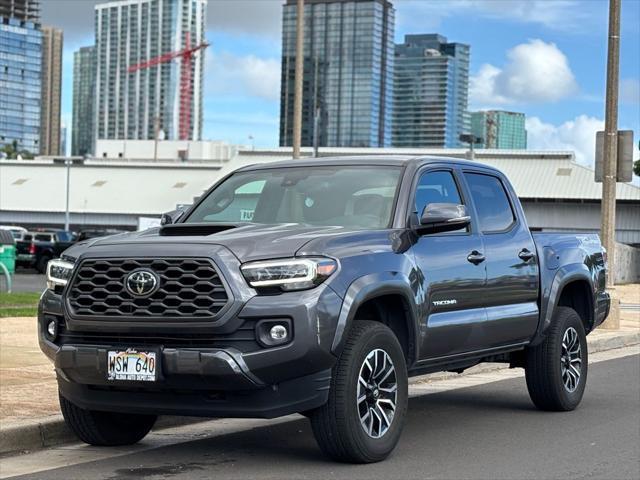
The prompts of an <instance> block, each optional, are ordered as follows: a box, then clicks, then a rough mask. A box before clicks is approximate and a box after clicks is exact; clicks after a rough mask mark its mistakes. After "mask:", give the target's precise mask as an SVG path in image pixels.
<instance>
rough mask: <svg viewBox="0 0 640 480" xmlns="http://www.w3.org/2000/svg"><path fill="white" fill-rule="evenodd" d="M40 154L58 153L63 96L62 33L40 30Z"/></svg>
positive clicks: (46, 29) (57, 30)
mask: <svg viewBox="0 0 640 480" xmlns="http://www.w3.org/2000/svg"><path fill="white" fill-rule="evenodd" d="M41 88H42V90H41V104H40V155H59V154H60V98H61V96H62V30H60V29H57V28H53V27H45V26H43V27H42V87H41Z"/></svg>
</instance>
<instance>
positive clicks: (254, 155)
mask: <svg viewBox="0 0 640 480" xmlns="http://www.w3.org/2000/svg"><path fill="white" fill-rule="evenodd" d="M290 152H291V150H290V149H288V148H275V149H265V150H240V151H239V152H237V153H236V154H235V155H233V156H232V158H230V159H229V160H217V161H200V162H193V161H188V162H180V161H175V162H167V161H162V162H152V161H144V160H133V159H129V160H127V159H122V158H119V159H90V160H86V161H85V162H84V163H79V164H74V165H73V166H72V167H71V173H70V205H69V209H70V212H71V223H72V226H73V227H74V228H77V227H79V226H111V227H120V228H127V229H132V228H136V227H137V226H138V219H139V217H157V216H159V215H160V214H161V213H163V212H165V211H169V210H173V209H174V208H175V207H176V205H178V204H190V203H192V202H193V199H194V197H197V196H199V195H201V194H202V192H203V191H204V190H206V189H207V188H208V187H209V186H210V185H211V184H213V183H214V182H215V181H216V180H218V179H219V178H220V177H221V176H222V175H225V174H226V173H228V172H230V171H232V170H234V169H235V168H239V167H241V166H244V165H249V164H253V163H264V162H271V161H276V160H284V159H287V158H290ZM303 154H304V155H310V154H311V152H310V149H303ZM367 154H368V155H371V154H373V155H390V154H401V155H416V156H417V155H437V156H449V157H455V158H465V154H466V151H465V150H462V149H460V150H458V149H456V150H451V149H448V150H440V149H359V148H323V149H322V151H321V155H322V156H337V155H340V156H344V155H367ZM475 161H477V162H480V163H486V164H488V165H491V166H494V167H496V168H498V169H500V170H502V171H503V172H504V173H505V174H506V175H507V176H508V177H509V179H510V180H511V182H512V183H513V186H514V188H515V190H516V192H517V194H518V196H519V197H520V200H521V201H522V203H523V206H524V209H525V212H526V215H527V220H528V222H529V225H530V226H531V227H532V228H534V229H540V230H556V231H562V230H573V231H575V230H577V231H583V232H595V231H598V230H599V225H600V198H601V190H602V185H601V184H599V183H595V182H594V172H593V170H592V169H590V168H588V167H585V166H582V165H579V164H577V163H576V162H575V160H574V155H573V153H572V152H549V151H522V150H517V151H509V150H479V151H476V158H475ZM65 188H66V169H65V167H64V165H62V164H60V163H54V162H53V160H24V161H13V160H12V161H9V160H2V161H0V224H18V225H24V226H27V227H36V226H61V225H62V224H63V223H64V211H65ZM617 199H618V205H617V218H616V230H617V240H618V241H620V242H622V243H627V244H640V187H638V186H635V185H632V184H624V183H620V184H618V187H617Z"/></svg>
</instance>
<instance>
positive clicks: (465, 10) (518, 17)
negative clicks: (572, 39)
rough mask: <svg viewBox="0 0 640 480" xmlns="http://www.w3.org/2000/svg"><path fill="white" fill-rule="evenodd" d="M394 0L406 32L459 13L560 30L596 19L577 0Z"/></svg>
mask: <svg viewBox="0 0 640 480" xmlns="http://www.w3.org/2000/svg"><path fill="white" fill-rule="evenodd" d="M394 3H395V5H396V8H397V18H398V24H399V25H401V26H402V27H406V28H403V29H404V30H408V31H411V30H414V29H416V28H417V29H419V30H421V31H423V30H425V29H434V28H437V27H439V26H440V23H441V22H442V21H443V20H444V19H445V18H447V17H453V16H459V15H466V16H473V17H481V18H488V19H498V20H507V21H512V22H517V23H533V24H537V25H542V26H544V27H546V28H549V29H553V30H561V31H562V32H567V31H578V30H585V29H588V28H590V27H591V26H592V25H593V23H594V20H599V19H598V18H597V17H594V15H593V14H592V12H588V11H587V9H585V8H584V4H580V2H578V1H576V0H553V1H551V0H429V1H426V0H395V2H394ZM399 30H402V29H399Z"/></svg>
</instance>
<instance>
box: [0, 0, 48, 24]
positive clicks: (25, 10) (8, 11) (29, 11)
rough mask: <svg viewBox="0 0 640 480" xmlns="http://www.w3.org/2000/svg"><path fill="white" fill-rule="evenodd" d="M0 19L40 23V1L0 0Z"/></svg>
mask: <svg viewBox="0 0 640 480" xmlns="http://www.w3.org/2000/svg"><path fill="white" fill-rule="evenodd" d="M0 17H4V18H16V19H18V20H20V21H22V22H33V23H38V22H40V0H0Z"/></svg>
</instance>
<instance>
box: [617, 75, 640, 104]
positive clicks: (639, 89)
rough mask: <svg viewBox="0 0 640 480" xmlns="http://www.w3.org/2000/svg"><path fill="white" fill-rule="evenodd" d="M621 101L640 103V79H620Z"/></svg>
mask: <svg viewBox="0 0 640 480" xmlns="http://www.w3.org/2000/svg"><path fill="white" fill-rule="evenodd" d="M620 102H621V103H629V104H631V105H638V104H640V80H639V79H637V78H624V79H622V80H620Z"/></svg>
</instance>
